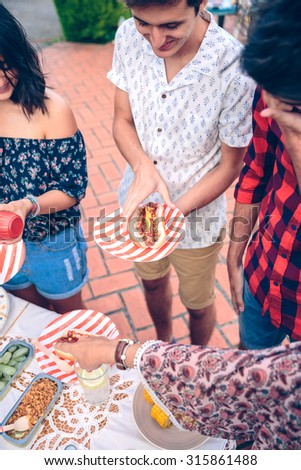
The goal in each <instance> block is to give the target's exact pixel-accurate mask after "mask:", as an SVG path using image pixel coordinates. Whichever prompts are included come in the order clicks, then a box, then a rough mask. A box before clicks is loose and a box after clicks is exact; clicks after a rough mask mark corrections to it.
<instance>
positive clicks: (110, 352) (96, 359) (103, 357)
mask: <svg viewBox="0 0 301 470" xmlns="http://www.w3.org/2000/svg"><path fill="white" fill-rule="evenodd" d="M117 343H118V340H117V339H108V338H105V337H104V336H82V337H80V338H79V340H78V341H76V342H75V343H71V342H67V341H66V342H65V341H58V342H57V343H56V344H55V345H54V346H57V347H58V349H60V350H61V351H63V352H65V353H69V354H72V356H74V357H75V358H76V360H77V361H78V363H79V365H80V367H82V368H83V369H86V370H94V369H97V368H98V367H99V366H100V365H101V364H113V363H114V362H115V349H116V346H117Z"/></svg>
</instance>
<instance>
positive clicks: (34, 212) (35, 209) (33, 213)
mask: <svg viewBox="0 0 301 470" xmlns="http://www.w3.org/2000/svg"><path fill="white" fill-rule="evenodd" d="M25 199H28V200H29V201H30V202H31V204H32V208H31V211H30V215H31V217H36V216H37V215H39V213H40V212H41V207H40V204H39V201H38V199H37V198H36V197H35V196H33V195H32V194H27V195H26V196H25Z"/></svg>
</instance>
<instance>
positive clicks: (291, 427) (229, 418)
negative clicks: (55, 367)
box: [57, 336, 301, 450]
mask: <svg viewBox="0 0 301 470" xmlns="http://www.w3.org/2000/svg"><path fill="white" fill-rule="evenodd" d="M122 341H124V340H118V339H116V340H109V339H107V338H104V337H91V336H90V337H82V338H81V339H80V340H79V341H78V342H76V343H63V342H59V343H58V344H57V346H58V347H59V349H61V350H63V351H64V352H68V353H71V354H73V355H74V356H75V357H76V359H77V360H78V361H79V363H80V365H81V367H83V368H85V369H87V370H91V369H95V368H97V367H99V366H100V365H101V364H103V363H108V364H112V363H115V362H116V361H117V362H119V359H120V358H119V357H118V354H116V352H118V350H120V346H119V343H120V342H122ZM126 347H127V349H126V354H125V356H126V357H125V359H124V360H123V361H121V362H122V365H123V366H124V367H125V368H132V367H135V368H136V369H137V371H138V373H139V375H140V377H141V381H142V383H143V384H144V386H145V388H146V389H147V390H148V391H149V393H150V394H151V395H152V397H153V399H154V401H155V402H156V403H157V404H158V405H159V406H160V407H161V408H162V409H163V410H164V411H165V412H166V413H167V414H168V415H169V417H170V419H171V421H172V422H173V424H174V425H175V426H177V427H179V428H182V429H184V430H187V431H194V432H198V433H200V434H203V435H206V436H210V437H217V438H224V439H234V440H237V441H254V443H253V448H254V449H270V450H271V449H286V450H288V449H301V342H296V343H294V344H293V345H290V346H279V347H277V348H272V349H265V350H260V351H258V350H256V351H242V350H239V349H219V348H209V347H202V346H191V345H181V344H168V343H163V342H161V341H149V342H146V343H144V344H143V345H142V346H141V345H140V344H139V343H135V342H133V344H128V345H127V346H126Z"/></svg>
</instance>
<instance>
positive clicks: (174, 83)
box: [108, 11, 255, 249]
mask: <svg viewBox="0 0 301 470" xmlns="http://www.w3.org/2000/svg"><path fill="white" fill-rule="evenodd" d="M202 16H204V18H205V19H206V20H207V21H208V23H209V25H208V29H207V32H206V35H205V37H204V39H203V42H202V44H201V47H200V48H199V50H198V51H197V53H196V55H195V56H194V58H193V59H192V60H191V61H190V62H189V63H188V64H186V66H185V67H183V68H182V70H180V71H179V73H178V74H177V75H176V76H175V77H174V78H173V79H172V80H171V81H168V80H167V77H166V69H165V62H164V60H163V59H162V58H159V57H157V56H156V55H155V54H154V52H153V50H152V48H151V45H150V44H149V42H148V41H147V40H146V39H145V38H144V37H143V35H142V34H140V33H139V32H138V31H137V28H136V26H135V23H134V19H133V18H130V19H129V20H126V21H124V22H123V23H122V24H121V26H120V27H119V29H118V31H117V34H116V38H115V47H114V57H113V67H112V70H111V71H110V72H109V74H108V78H109V79H110V80H111V81H112V82H113V83H114V85H116V86H117V87H118V88H119V89H121V90H123V91H125V92H126V93H127V94H128V97H129V102H130V105H131V112H132V115H133V120H134V124H135V129H136V132H137V135H138V137H139V141H140V143H141V145H142V147H143V149H144V151H145V153H146V154H147V155H148V157H149V158H150V160H152V161H153V163H154V165H156V168H157V170H158V172H159V173H160V175H161V177H162V178H163V180H164V181H165V183H166V184H167V187H168V190H169V193H170V196H171V199H172V200H173V201H175V200H176V199H178V198H179V197H181V196H182V195H183V194H185V193H186V192H187V191H189V190H190V189H191V188H192V187H193V186H195V185H196V184H197V183H198V182H199V181H200V180H201V179H202V178H204V177H205V176H206V175H207V174H208V172H209V171H211V170H212V169H213V168H215V167H216V166H217V165H218V164H219V163H220V161H221V142H224V143H225V144H227V145H228V146H229V147H246V146H247V145H248V143H249V141H250V139H251V137H252V98H253V95H254V90H255V84H254V82H253V80H252V79H251V78H249V77H247V76H245V75H244V74H243V73H242V72H241V69H240V64H239V60H240V55H241V50H242V46H241V44H240V43H239V42H238V41H237V40H236V39H235V38H234V37H233V36H231V35H230V34H229V33H228V32H226V31H225V30H224V29H222V28H220V27H219V26H218V25H217V24H216V22H215V21H214V20H213V17H212V15H210V14H209V13H208V12H204V11H203V12H202ZM133 180H134V173H133V171H132V168H131V166H130V165H127V167H126V171H125V174H124V176H123V178H122V181H121V183H120V186H119V189H118V196H119V202H120V205H121V206H123V205H124V203H125V200H126V198H127V194H128V191H129V188H130V186H131V184H132V182H133ZM148 200H149V201H153V202H163V199H162V197H161V195H160V194H159V193H158V192H156V193H153V194H151V195H150V196H149V197H148ZM226 221H227V218H226V196H225V194H222V195H221V196H219V197H218V198H216V199H215V200H214V201H212V202H210V203H209V204H207V205H206V206H204V207H201V208H199V209H197V210H196V211H192V212H191V213H190V214H189V217H187V218H186V228H185V238H184V240H182V241H181V242H180V244H179V246H178V248H183V249H184V248H185V249H186V248H202V247H206V246H209V245H212V243H214V241H215V240H216V239H217V238H218V237H219V234H220V231H221V228H222V227H223V226H224V225H225V223H226Z"/></svg>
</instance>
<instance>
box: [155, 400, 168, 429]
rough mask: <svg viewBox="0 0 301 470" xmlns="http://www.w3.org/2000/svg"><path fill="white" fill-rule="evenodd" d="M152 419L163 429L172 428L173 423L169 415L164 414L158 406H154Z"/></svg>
mask: <svg viewBox="0 0 301 470" xmlns="http://www.w3.org/2000/svg"><path fill="white" fill-rule="evenodd" d="M151 417H152V418H154V420H155V421H157V423H158V424H160V426H161V427H162V428H170V426H171V425H172V422H171V421H170V419H169V417H168V416H167V414H166V413H164V411H163V410H161V408H160V407H159V406H158V405H153V406H152V409H151Z"/></svg>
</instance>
